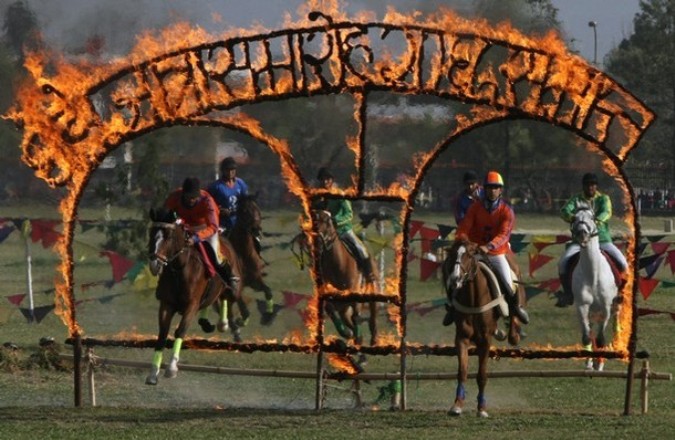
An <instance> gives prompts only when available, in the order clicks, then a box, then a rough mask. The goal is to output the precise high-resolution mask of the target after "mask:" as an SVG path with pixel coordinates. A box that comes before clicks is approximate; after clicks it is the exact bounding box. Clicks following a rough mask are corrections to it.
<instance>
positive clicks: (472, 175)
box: [462, 171, 478, 183]
mask: <svg viewBox="0 0 675 440" xmlns="http://www.w3.org/2000/svg"><path fill="white" fill-rule="evenodd" d="M462 181H463V182H464V183H476V182H478V175H477V174H476V172H475V171H467V172H466V173H464V178H463V179H462Z"/></svg>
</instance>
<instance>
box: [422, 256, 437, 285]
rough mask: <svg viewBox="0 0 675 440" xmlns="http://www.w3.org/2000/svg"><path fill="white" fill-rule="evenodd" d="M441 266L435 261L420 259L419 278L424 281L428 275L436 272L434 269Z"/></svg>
mask: <svg viewBox="0 0 675 440" xmlns="http://www.w3.org/2000/svg"><path fill="white" fill-rule="evenodd" d="M440 266H441V263H439V262H437V261H432V260H428V259H426V258H421V259H420V280H421V281H426V280H427V279H429V277H430V276H432V275H434V274H435V273H436V270H437V269H438V268H439V267H440Z"/></svg>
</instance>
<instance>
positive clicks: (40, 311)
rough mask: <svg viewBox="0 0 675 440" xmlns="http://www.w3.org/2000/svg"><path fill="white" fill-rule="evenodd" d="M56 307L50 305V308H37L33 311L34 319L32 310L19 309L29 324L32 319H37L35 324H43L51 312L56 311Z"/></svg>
mask: <svg viewBox="0 0 675 440" xmlns="http://www.w3.org/2000/svg"><path fill="white" fill-rule="evenodd" d="M54 308H55V306H54V305H53V304H52V305H49V306H41V307H36V308H34V309H33V313H32V315H33V316H32V317H31V311H30V309H25V308H23V307H21V308H19V311H21V314H22V315H23V316H24V318H26V320H28V321H29V322H30V321H31V320H32V318H35V322H37V323H38V324H39V323H40V322H42V320H43V319H44V318H45V316H47V314H48V313H49V312H51V311H52V310H54Z"/></svg>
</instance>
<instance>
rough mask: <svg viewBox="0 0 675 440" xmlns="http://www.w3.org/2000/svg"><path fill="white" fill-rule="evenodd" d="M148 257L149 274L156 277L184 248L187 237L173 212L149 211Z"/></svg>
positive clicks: (164, 210) (162, 210) (161, 209)
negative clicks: (150, 222)
mask: <svg viewBox="0 0 675 440" xmlns="http://www.w3.org/2000/svg"><path fill="white" fill-rule="evenodd" d="M150 220H151V221H152V224H151V225H150V230H149V242H148V256H149V258H150V263H149V266H150V272H152V274H153V275H158V274H159V273H160V272H161V270H162V267H163V266H166V265H167V264H168V263H169V262H170V261H171V260H173V259H174V258H175V257H176V256H177V255H178V254H180V253H181V252H182V250H183V249H185V247H186V237H187V235H188V233H187V231H186V229H185V227H184V225H183V223H182V221H181V220H180V219H177V218H176V215H175V213H174V212H171V211H167V210H166V209H163V208H160V209H151V210H150Z"/></svg>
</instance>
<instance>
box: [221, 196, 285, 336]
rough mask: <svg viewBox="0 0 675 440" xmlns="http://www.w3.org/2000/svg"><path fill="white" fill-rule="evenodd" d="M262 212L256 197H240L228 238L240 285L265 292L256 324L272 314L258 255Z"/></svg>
mask: <svg viewBox="0 0 675 440" xmlns="http://www.w3.org/2000/svg"><path fill="white" fill-rule="evenodd" d="M261 235H262V214H261V212H260V208H259V207H258V204H257V203H256V196H252V195H251V196H244V197H241V198H240V199H239V201H238V204H237V223H236V224H235V225H234V227H233V228H232V231H230V235H229V239H230V241H231V242H232V247H234V250H235V251H236V253H237V255H238V257H239V261H240V264H241V268H242V285H243V286H244V287H250V288H251V289H253V290H255V291H256V292H263V293H264V294H265V310H264V312H263V314H262V317H261V321H260V323H261V324H263V325H269V324H271V322H272V320H273V319H274V317H275V311H274V300H273V299H272V298H273V295H272V289H270V287H269V286H268V285H267V284H266V283H265V281H264V279H263V277H264V276H265V273H264V272H263V269H264V267H265V261H263V259H262V257H261V256H260V241H259V237H260V236H261Z"/></svg>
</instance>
